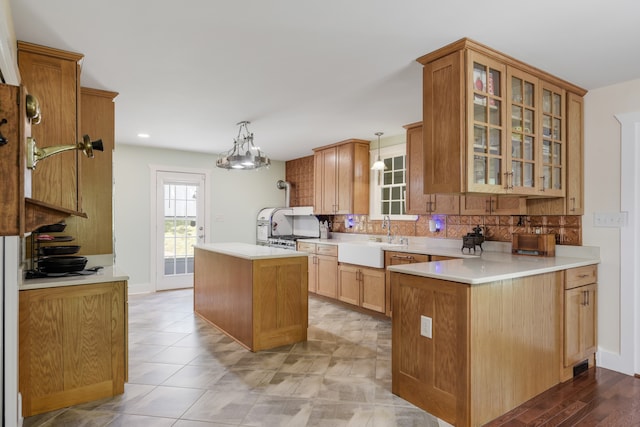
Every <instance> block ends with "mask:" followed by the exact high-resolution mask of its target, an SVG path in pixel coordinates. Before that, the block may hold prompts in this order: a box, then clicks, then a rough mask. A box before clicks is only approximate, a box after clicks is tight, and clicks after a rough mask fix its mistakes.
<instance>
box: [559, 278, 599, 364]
mask: <svg viewBox="0 0 640 427" xmlns="http://www.w3.org/2000/svg"><path fill="white" fill-rule="evenodd" d="M564 328H565V332H564V334H565V336H564V366H565V367H569V366H573V365H575V364H576V363H578V362H581V361H583V360H584V359H586V358H588V357H589V356H590V355H591V354H593V353H594V352H595V350H596V345H597V335H596V284H591V285H586V286H581V287H578V288H573V289H568V290H566V291H565V318H564Z"/></svg>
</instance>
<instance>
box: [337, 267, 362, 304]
mask: <svg viewBox="0 0 640 427" xmlns="http://www.w3.org/2000/svg"><path fill="white" fill-rule="evenodd" d="M361 274H362V273H361V272H360V269H359V268H358V267H356V266H354V265H348V264H340V265H339V266H338V299H339V300H340V301H343V302H346V303H348V304H353V305H358V306H359V305H360V275H361Z"/></svg>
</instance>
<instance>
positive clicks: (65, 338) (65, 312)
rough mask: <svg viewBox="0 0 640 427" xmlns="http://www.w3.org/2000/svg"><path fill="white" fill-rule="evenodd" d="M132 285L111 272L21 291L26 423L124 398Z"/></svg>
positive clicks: (26, 284) (29, 283)
mask: <svg viewBox="0 0 640 427" xmlns="http://www.w3.org/2000/svg"><path fill="white" fill-rule="evenodd" d="M128 280H129V278H128V276H126V275H125V274H123V273H122V272H119V271H118V270H117V269H116V268H114V267H113V266H108V267H105V268H104V269H101V270H100V271H98V272H97V273H96V274H91V275H70V276H61V277H49V278H39V279H30V280H24V281H23V282H22V283H21V284H20V285H19V290H20V295H19V301H20V302H19V304H20V309H19V322H20V323H19V324H20V331H19V350H18V351H19V367H20V369H19V391H20V393H21V394H22V415H23V416H25V417H28V416H31V415H35V414H40V413H43V412H48V411H52V410H55V409H60V408H64V407H67V406H71V405H77V404H80V403H84V402H89V401H93V400H98V399H102V398H106V397H111V396H115V395H118V394H122V393H124V383H125V382H126V381H127V377H128V358H127V281H128Z"/></svg>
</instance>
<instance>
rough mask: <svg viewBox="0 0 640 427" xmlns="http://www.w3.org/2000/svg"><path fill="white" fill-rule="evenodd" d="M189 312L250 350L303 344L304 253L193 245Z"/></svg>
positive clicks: (305, 322)
mask: <svg viewBox="0 0 640 427" xmlns="http://www.w3.org/2000/svg"><path fill="white" fill-rule="evenodd" d="M194 263H195V265H194V290H193V298H194V311H195V313H196V314H197V315H198V316H200V317H202V318H203V319H205V320H207V321H208V322H210V323H211V324H212V325H214V326H216V327H217V328H218V329H220V330H222V331H223V332H225V333H226V334H227V335H229V336H230V337H232V338H234V339H235V340H236V341H237V342H239V343H240V344H242V345H243V346H244V347H246V348H247V349H249V350H251V351H254V352H255V351H260V350H266V349H270V348H274V347H279V346H282V345H287V344H292V343H296V342H300V341H306V339H307V326H308V320H309V313H308V304H309V302H308V290H307V286H308V285H307V283H308V276H307V273H308V265H307V254H306V253H302V252H297V251H291V250H286V249H279V248H271V247H267V246H258V245H250V244H246V243H210V244H202V245H196V246H195V261H194Z"/></svg>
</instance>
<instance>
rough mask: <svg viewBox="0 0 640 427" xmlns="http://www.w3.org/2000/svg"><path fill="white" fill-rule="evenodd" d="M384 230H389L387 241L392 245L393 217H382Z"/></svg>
mask: <svg viewBox="0 0 640 427" xmlns="http://www.w3.org/2000/svg"><path fill="white" fill-rule="evenodd" d="M382 228H386V229H387V241H388V242H389V243H391V241H392V240H393V236H392V235H391V217H389V215H385V216H384V217H382Z"/></svg>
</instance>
